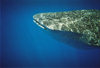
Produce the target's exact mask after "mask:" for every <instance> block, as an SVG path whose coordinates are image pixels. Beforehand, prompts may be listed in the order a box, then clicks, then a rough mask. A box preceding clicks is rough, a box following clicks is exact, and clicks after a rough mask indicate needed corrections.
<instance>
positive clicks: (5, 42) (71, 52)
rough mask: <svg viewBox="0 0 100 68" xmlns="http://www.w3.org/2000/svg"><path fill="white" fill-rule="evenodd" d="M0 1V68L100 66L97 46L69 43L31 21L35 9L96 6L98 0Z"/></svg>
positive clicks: (82, 67) (52, 9)
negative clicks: (88, 46) (74, 45)
mask: <svg viewBox="0 0 100 68" xmlns="http://www.w3.org/2000/svg"><path fill="white" fill-rule="evenodd" d="M0 1H1V2H0V3H1V5H0V8H1V9H0V12H1V14H0V20H1V23H0V24H1V25H0V26H1V27H0V28H1V31H0V35H1V37H0V38H1V44H0V46H1V47H0V58H1V59H0V68H31V67H32V68H100V49H95V48H94V49H86V50H85V49H77V48H74V47H71V46H70V45H67V44H64V43H62V42H60V41H57V40H55V39H54V38H52V36H50V35H48V34H47V33H45V31H44V30H43V29H42V28H40V27H39V26H38V25H36V24H35V23H34V22H33V15H35V14H37V13H45V12H61V11H70V10H81V9H100V1H99V0H0ZM77 44H78V43H77Z"/></svg>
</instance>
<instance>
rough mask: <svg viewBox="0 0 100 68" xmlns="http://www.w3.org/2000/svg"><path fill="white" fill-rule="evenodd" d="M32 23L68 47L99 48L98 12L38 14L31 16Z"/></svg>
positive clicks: (74, 11) (99, 22) (99, 18)
mask: <svg viewBox="0 0 100 68" xmlns="http://www.w3.org/2000/svg"><path fill="white" fill-rule="evenodd" d="M33 21H34V22H35V23H36V24H37V25H38V26H40V27H41V28H43V29H44V30H45V32H47V33H48V34H50V35H52V36H53V37H54V38H55V39H57V40H59V41H62V42H64V43H66V44H69V45H70V46H73V47H77V48H91V47H100V10H73V11H66V12H48V13H38V14H36V15H34V16H33Z"/></svg>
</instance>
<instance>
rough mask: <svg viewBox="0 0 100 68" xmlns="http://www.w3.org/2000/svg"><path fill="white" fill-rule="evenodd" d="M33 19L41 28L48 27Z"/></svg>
mask: <svg viewBox="0 0 100 68" xmlns="http://www.w3.org/2000/svg"><path fill="white" fill-rule="evenodd" d="M33 21H34V22H35V23H36V24H37V25H39V26H40V27H41V28H43V29H48V28H47V27H46V26H44V25H43V24H41V23H40V22H39V21H37V20H35V19H33Z"/></svg>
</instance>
